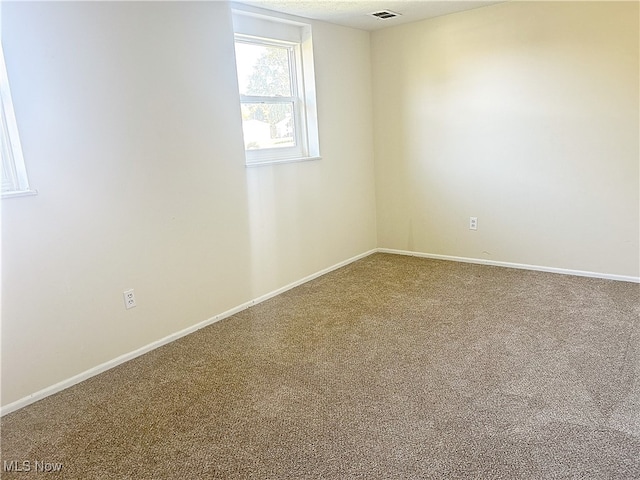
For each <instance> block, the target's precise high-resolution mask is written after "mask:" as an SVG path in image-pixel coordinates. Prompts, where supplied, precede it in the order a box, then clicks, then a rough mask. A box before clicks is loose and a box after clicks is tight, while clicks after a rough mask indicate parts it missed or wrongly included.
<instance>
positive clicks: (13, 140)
mask: <svg viewBox="0 0 640 480" xmlns="http://www.w3.org/2000/svg"><path fill="white" fill-rule="evenodd" d="M0 97H1V99H2V101H1V102H0V103H1V109H2V112H0V122H1V124H2V125H1V130H2V196H3V197H9V196H18V195H27V194H33V193H35V192H34V191H32V190H30V189H29V181H28V179H27V171H26V169H25V166H24V159H23V158H22V147H21V145H20V137H19V136H18V126H17V124H16V117H15V114H14V112H13V102H12V100H11V91H10V90H9V79H8V77H7V68H6V65H5V63H4V50H3V49H2V44H0Z"/></svg>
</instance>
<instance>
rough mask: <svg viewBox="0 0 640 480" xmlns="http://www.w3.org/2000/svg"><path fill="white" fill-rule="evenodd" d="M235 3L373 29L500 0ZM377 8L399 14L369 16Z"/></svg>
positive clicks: (245, 0) (273, 0)
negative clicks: (385, 17)
mask: <svg viewBox="0 0 640 480" xmlns="http://www.w3.org/2000/svg"><path fill="white" fill-rule="evenodd" d="M503 1H504V0H503ZM239 3H243V4H245V5H251V6H254V7H260V8H264V9H268V10H274V11H276V12H282V13H288V14H290V15H297V16H299V17H306V18H313V19H316V20H323V21H325V22H330V23H337V24H339V25H346V26H348V27H354V28H360V29H363V30H376V29H379V28H385V27H390V26H393V25H399V24H401V23H409V22H415V21H417V20H423V19H425V18H432V17H439V16H441V15H447V14H449V13H455V12H461V11H463V10H471V9H473V8H479V7H484V6H487V5H493V4H495V3H502V2H501V1H479V0H478V1H476V0H470V1H458V0H392V1H383V0H361V1H350V2H347V1H342V0H315V1H313V0H241V1H240V2H239ZM380 10H391V11H393V12H395V13H400V14H401V16H399V17H395V18H390V19H387V20H382V19H379V18H375V17H372V16H370V14H371V13H373V12H377V11H380Z"/></svg>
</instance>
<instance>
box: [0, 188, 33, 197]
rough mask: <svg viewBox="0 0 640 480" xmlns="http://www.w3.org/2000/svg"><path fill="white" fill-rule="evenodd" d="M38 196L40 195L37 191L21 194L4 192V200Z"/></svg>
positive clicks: (26, 191) (21, 192) (25, 191)
mask: <svg viewBox="0 0 640 480" xmlns="http://www.w3.org/2000/svg"><path fill="white" fill-rule="evenodd" d="M37 194H38V191H37V190H22V191H19V192H2V198H15V197H31V196H34V195H37Z"/></svg>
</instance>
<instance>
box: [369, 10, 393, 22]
mask: <svg viewBox="0 0 640 480" xmlns="http://www.w3.org/2000/svg"><path fill="white" fill-rule="evenodd" d="M371 16H372V17H376V18H380V19H382V20H387V19H389V18H393V17H399V16H400V14H399V13H396V12H392V11H391V10H380V11H379V12H374V13H372V14H371Z"/></svg>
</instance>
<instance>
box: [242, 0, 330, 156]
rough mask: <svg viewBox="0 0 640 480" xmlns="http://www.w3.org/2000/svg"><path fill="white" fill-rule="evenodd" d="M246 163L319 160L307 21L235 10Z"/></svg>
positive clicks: (311, 53)
mask: <svg viewBox="0 0 640 480" xmlns="http://www.w3.org/2000/svg"><path fill="white" fill-rule="evenodd" d="M234 30H235V52H236V71H237V74H238V87H239V93H240V110H241V114H242V131H243V135H244V147H245V154H246V163H247V165H255V164H265V163H276V162H287V161H295V160H307V159H311V158H318V157H319V152H318V133H317V119H316V112H315V80H314V72H313V56H312V55H313V51H312V45H311V29H310V26H309V25H305V24H301V23H298V22H291V21H289V20H282V19H279V18H273V17H267V16H265V15H262V14H256V13H249V12H245V11H238V10H234Z"/></svg>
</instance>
